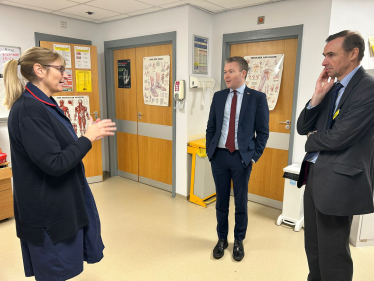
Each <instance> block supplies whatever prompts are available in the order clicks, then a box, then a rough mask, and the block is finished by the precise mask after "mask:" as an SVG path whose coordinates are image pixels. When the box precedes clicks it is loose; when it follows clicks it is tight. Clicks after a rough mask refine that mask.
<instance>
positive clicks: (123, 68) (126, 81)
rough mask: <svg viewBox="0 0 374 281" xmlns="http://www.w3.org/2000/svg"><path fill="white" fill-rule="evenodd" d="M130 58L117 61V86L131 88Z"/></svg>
mask: <svg viewBox="0 0 374 281" xmlns="http://www.w3.org/2000/svg"><path fill="white" fill-rule="evenodd" d="M130 77H131V76H130V60H119V61H118V88H128V89H129V88H131V79H130Z"/></svg>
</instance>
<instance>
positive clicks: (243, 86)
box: [230, 83, 245, 94]
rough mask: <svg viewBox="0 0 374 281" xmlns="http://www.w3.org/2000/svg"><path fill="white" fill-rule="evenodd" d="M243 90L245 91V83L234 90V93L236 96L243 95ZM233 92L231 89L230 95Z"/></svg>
mask: <svg viewBox="0 0 374 281" xmlns="http://www.w3.org/2000/svg"><path fill="white" fill-rule="evenodd" d="M244 90H245V83H244V84H243V85H241V86H240V87H239V88H237V89H236V92H237V93H238V94H243V93H244ZM233 91H234V90H233V89H230V93H232V92H233Z"/></svg>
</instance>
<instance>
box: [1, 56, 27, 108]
mask: <svg viewBox="0 0 374 281" xmlns="http://www.w3.org/2000/svg"><path fill="white" fill-rule="evenodd" d="M4 86H5V99H4V105H5V106H6V107H7V109H8V110H10V108H11V107H12V106H13V104H14V103H15V101H16V100H17V99H19V97H20V96H21V95H22V93H23V91H24V86H23V85H22V82H21V80H20V79H19V78H18V60H10V61H8V62H6V63H5V65H4Z"/></svg>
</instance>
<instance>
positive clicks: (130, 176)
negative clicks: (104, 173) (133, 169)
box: [118, 170, 138, 181]
mask: <svg viewBox="0 0 374 281" xmlns="http://www.w3.org/2000/svg"><path fill="white" fill-rule="evenodd" d="M118 175H119V176H120V177H123V178H126V179H129V180H133V181H138V175H134V174H131V173H128V172H124V171H121V170H118Z"/></svg>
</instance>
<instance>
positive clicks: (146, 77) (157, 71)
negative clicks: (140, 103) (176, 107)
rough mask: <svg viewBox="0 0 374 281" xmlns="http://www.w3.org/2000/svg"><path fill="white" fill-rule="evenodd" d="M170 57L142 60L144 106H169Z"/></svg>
mask: <svg viewBox="0 0 374 281" xmlns="http://www.w3.org/2000/svg"><path fill="white" fill-rule="evenodd" d="M169 80H170V56H157V57H144V58H143V97H144V104H148V105H158V106H169Z"/></svg>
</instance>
